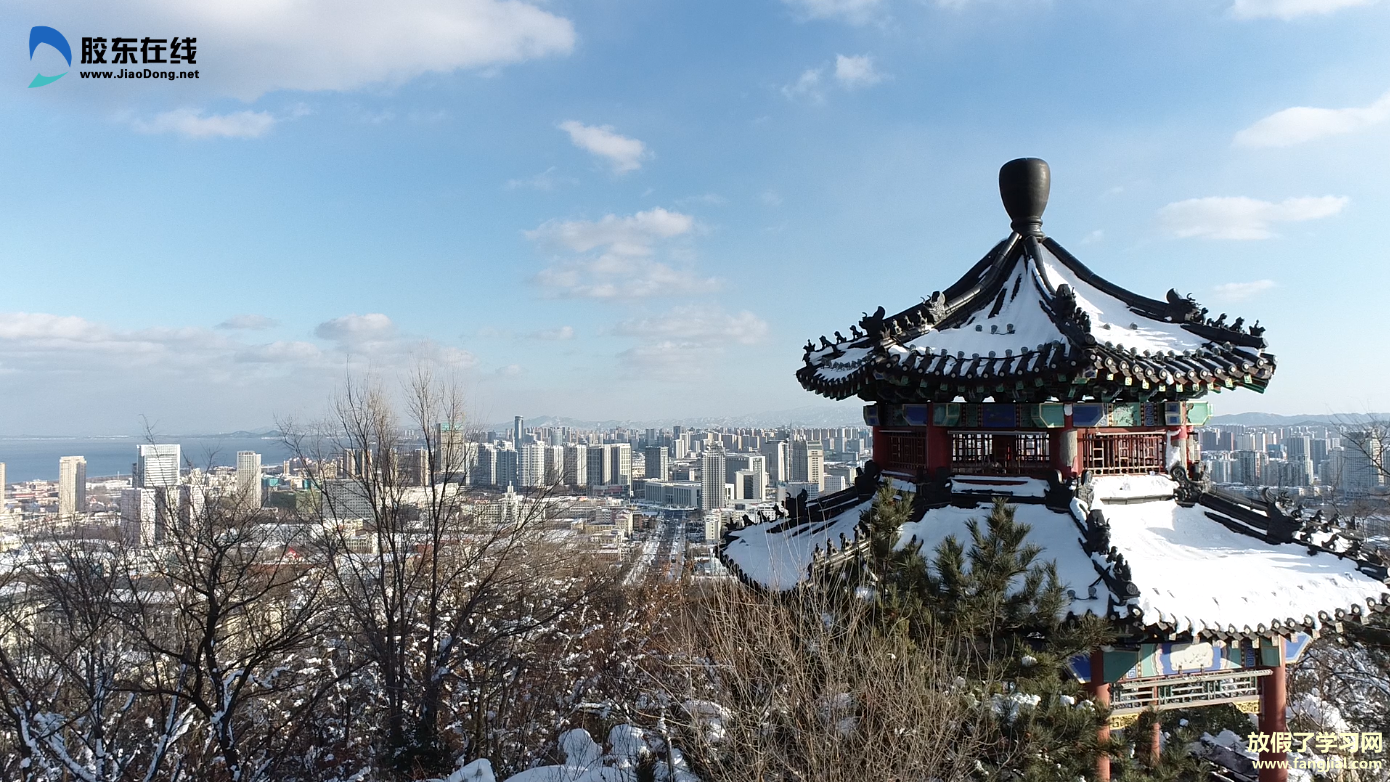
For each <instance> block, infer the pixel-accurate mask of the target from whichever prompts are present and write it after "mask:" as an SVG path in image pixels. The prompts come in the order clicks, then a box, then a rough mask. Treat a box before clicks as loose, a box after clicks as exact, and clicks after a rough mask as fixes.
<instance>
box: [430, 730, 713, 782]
mask: <svg viewBox="0 0 1390 782" xmlns="http://www.w3.org/2000/svg"><path fill="white" fill-rule="evenodd" d="M608 747H609V751H608V752H606V753H605V752H604V750H603V745H601V744H599V743H598V742H597V741H594V739H593V737H591V736H590V735H589V732H588V731H586V730H583V729H581V728H576V729H574V730H569V731H566V732H565V733H563V734H561V735H560V750H561V751H562V752H564V754H565V762H564V763H561V764H558V765H553V766H537V767H535V768H528V769H526V770H525V771H523V772H521V773H520V774H516V775H514V776H511V777H508V778H507V779H506V780H504V782H636V779H637V767H638V764H639V763H640V762H641V760H642V759H643V757H647V756H650V757H654V758H656V759H657V762H656V768H655V769H654V771H655V779H656V780H657V782H699V779H698V778H697V777H695V775H694V774H691V773H690V771H689V769H688V768H687V767H686V764H685V759H684V758H683V757H681V752H680V750H678V749H675V748H674V747H672V748H671V749H670V757H671V759H672V760H673V765H674V766H675V770H674V773H672V769H671V765H672V764H668V763H667V762H666V759H667V751H666V750H667V748H666V745H665V743H664V742H663V741H662V740H661V739H660V738H659V737H657V736H655V735H653V734H650V733H648V732H646V731H644V730H642V729H641V728H638V727H635V726H633V725H617V726H615V727H614V728H613V729H612V730H611V731H609V732H608ZM433 782H497V778H496V777H495V776H494V775H493V773H492V764H491V763H489V762H488V761H486V760H475V761H473V762H472V763H469V764H467V765H465V766H463V767H461V768H460V769H459V770H457V771H455V772H454V773H452V774H450V775H449V776H447V777H445V778H444V779H440V780H433Z"/></svg>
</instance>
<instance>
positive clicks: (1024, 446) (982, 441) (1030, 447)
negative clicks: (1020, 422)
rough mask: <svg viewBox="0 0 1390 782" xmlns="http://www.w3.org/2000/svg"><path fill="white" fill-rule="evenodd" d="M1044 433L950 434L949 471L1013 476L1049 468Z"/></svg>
mask: <svg viewBox="0 0 1390 782" xmlns="http://www.w3.org/2000/svg"><path fill="white" fill-rule="evenodd" d="M1049 443H1050V437H1049V435H1048V433H1047V432H1009V433H1007V434H1001V433H996V432H952V433H951V469H952V470H953V471H955V472H959V473H972V472H976V473H993V474H1005V475H1007V474H1014V473H1031V472H1037V471H1039V470H1046V469H1048V468H1050V467H1051V465H1052V457H1051V453H1050V452H1049Z"/></svg>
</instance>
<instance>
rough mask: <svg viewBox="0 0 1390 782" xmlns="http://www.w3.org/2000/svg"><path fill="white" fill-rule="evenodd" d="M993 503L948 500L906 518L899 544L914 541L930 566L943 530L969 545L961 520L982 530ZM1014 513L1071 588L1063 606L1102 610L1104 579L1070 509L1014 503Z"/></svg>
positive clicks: (1078, 611)
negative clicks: (966, 505) (1092, 588)
mask: <svg viewBox="0 0 1390 782" xmlns="http://www.w3.org/2000/svg"><path fill="white" fill-rule="evenodd" d="M992 509H993V505H992V504H989V503H980V504H978V505H976V506H974V507H972V508H958V507H955V506H954V505H948V506H946V507H944V508H936V509H934V510H929V511H927V513H926V515H925V516H923V517H922V520H921V521H912V522H908V523H906V524H904V525H902V527H900V528H899V529H898V542H897V548H898V549H899V550H901V549H904V548H907V547H908V546H916V547H918V550H919V552H920V553H921V555H922V557H923V558H925V559H926V560H927V566H928V567H932V565H931V562H932V560H933V559H935V556H936V547H937V546H939V545H940V544H941V542H942V541H944V540H945V539H946V538H947V536H952V535H953V536H955V538H956V540H958V541H960V542H961V543H962V544H963V545H964V546H965V547H966V548H967V549H969V547H970V531H969V530H968V529H966V527H965V522H967V521H969V520H970V519H976V520H978V521H979V524H980V528H981V530H983V529H984V528H985V519H986V518H988V516H989V513H990V511H991V510H992ZM1014 519H1015V520H1017V521H1019V522H1021V523H1023V524H1027V525H1028V526H1029V527H1030V528H1031V531H1030V532H1029V533H1028V539H1027V542H1029V543H1033V544H1036V545H1038V546H1041V547H1042V550H1043V551H1042V554H1040V555H1039V557H1038V560H1037V561H1039V562H1046V561H1048V560H1055V561H1056V562H1057V577H1058V580H1060V581H1061V582H1062V586H1063V587H1064V588H1066V589H1069V590H1071V591H1072V592H1073V593H1075V598H1074V600H1073V602H1072V604H1071V605H1070V606H1068V607H1067V609H1066V610H1067V611H1068V612H1069V613H1073V614H1078V615H1079V614H1086V613H1094V614H1100V615H1104V614H1105V612H1106V609H1107V605H1106V600H1107V598H1108V597H1109V594H1110V593H1109V591H1108V590H1107V589H1106V588H1105V585H1104V584H1103V583H1099V584H1098V583H1096V581H1097V580H1098V579H1099V577H1100V574H1099V573H1097V572H1096V569H1095V566H1094V565H1092V564H1091V557H1090V555H1089V554H1087V553H1086V552H1085V550H1084V549H1082V547H1081V531H1080V529H1079V528H1078V527H1077V525H1076V522H1075V521H1074V520H1073V517H1072V515H1071V514H1070V513H1058V512H1057V511H1054V510H1051V509H1049V508H1047V507H1046V506H1043V505H1017V506H1015V507H1014ZM1019 583H1022V579H1019ZM1092 584H1095V587H1096V590H1095V597H1090V594H1091V593H1090V586H1091V585H1092Z"/></svg>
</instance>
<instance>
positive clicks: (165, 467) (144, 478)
mask: <svg viewBox="0 0 1390 782" xmlns="http://www.w3.org/2000/svg"><path fill="white" fill-rule="evenodd" d="M181 459H182V449H181V448H180V447H179V446H178V445H177V444H170V445H141V446H139V447H138V450H137V452H136V459H135V485H136V486H137V487H139V488H142V489H157V488H160V487H164V486H174V485H176V484H177V483H178V482H179V465H180V463H181Z"/></svg>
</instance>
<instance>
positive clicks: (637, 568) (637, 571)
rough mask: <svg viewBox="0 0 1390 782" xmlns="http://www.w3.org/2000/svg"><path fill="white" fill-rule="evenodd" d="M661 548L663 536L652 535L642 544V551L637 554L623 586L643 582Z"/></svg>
mask: <svg viewBox="0 0 1390 782" xmlns="http://www.w3.org/2000/svg"><path fill="white" fill-rule="evenodd" d="M660 548H661V538H659V537H657V536H656V535H652V536H651V537H649V538H647V540H646V542H644V543H643V544H642V553H640V554H638V555H637V560H636V561H635V562H633V563H632V568H631V569H629V570H628V573H627V576H626V577H625V578H624V579H623V586H632V585H634V584H638V583H641V581H642V579H644V578H646V577H647V571H648V570H650V569H651V566H652V562H653V561H654V560H655V559H656V553H657V551H658V550H659V549H660Z"/></svg>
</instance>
